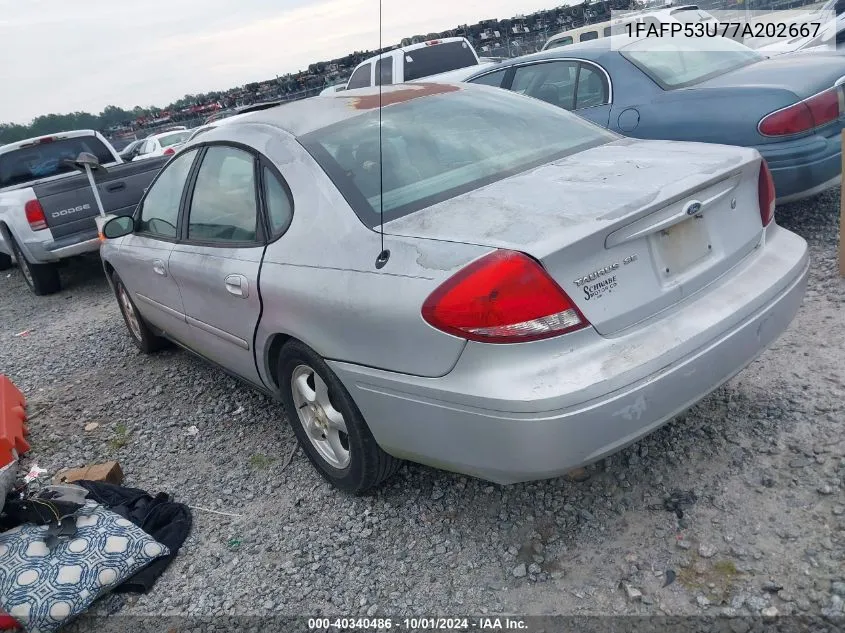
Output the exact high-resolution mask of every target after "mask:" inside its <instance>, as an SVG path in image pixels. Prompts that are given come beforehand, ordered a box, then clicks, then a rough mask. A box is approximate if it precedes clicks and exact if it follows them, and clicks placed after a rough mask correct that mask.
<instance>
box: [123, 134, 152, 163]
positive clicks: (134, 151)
mask: <svg viewBox="0 0 845 633" xmlns="http://www.w3.org/2000/svg"><path fill="white" fill-rule="evenodd" d="M144 141H146V139H143V138H139V139H138V140H135V141H132V142H131V143H129V145H127V146H126V147H124V148H123V150H121V151H120V153H119V154H118V156H120V159H121V160H122V161H123V162H125V163H128V162H130V161H131V160H132V159H133V158H135V157H136V156H137V155H138V150H139V149H141V145H143V144H144Z"/></svg>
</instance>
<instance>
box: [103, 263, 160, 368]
mask: <svg viewBox="0 0 845 633" xmlns="http://www.w3.org/2000/svg"><path fill="white" fill-rule="evenodd" d="M112 282H113V283H114V294H115V296H116V297H117V305H118V306H119V307H120V313H121V314H122V315H123V321H124V323H126V329H127V330H129V336H130V338H131V339H132V342H133V343H135V346H136V347H137V348H138V349H139V350H141V351H142V352H144V353H145V354H152V353H153V352H157V351H158V350H160V349H162V348H163V347H165V346H166V345H167V341H166V340H165V339H163V338H161V337H160V336H156V335H155V334H153V332H152V330H150V328H149V326H148V325H147V323H146V321H144V319H143V317H142V316H141V314H140V313H139V312H138V309H137V308H136V307H135V303H134V302H133V301H132V297H130V296H129V291H128V290H127V289H126V286H124V285H123V282H122V281H121V280H120V277H118V276H117V273H114V274H113V275H112Z"/></svg>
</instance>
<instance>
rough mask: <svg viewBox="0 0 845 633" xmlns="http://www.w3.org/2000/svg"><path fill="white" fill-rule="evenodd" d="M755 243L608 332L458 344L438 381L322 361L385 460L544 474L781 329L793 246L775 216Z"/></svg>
mask: <svg viewBox="0 0 845 633" xmlns="http://www.w3.org/2000/svg"><path fill="white" fill-rule="evenodd" d="M766 240H767V242H768V244H767V246H765V247H762V248H759V249H758V250H757V251H755V252H754V253H753V254H752V255H750V256H749V257H748V258H746V259H745V260H744V261H743V262H742V263H741V264H739V265H738V266H737V267H735V268H734V269H733V270H731V271H730V272H729V273H727V274H726V275H725V276H723V277H722V278H721V279H720V280H718V281H717V282H715V283H714V284H711V285H710V286H708V288H706V289H705V290H704V291H702V292H700V293H698V294H697V295H694V296H692V297H690V298H689V299H687V300H686V301H685V302H683V303H682V304H680V305H678V306H675V307H674V308H671V309H670V310H669V311H667V312H664V313H663V314H661V315H658V317H655V318H654V323H650V324H640V325H638V326H635V327H632V328H629V330H626V331H623V332H621V333H620V334H618V335H616V336H614V337H613V338H607V337H600V336H598V335H597V334H596V333H595V332H594V331H581V332H576V333H573V334H569V335H566V336H563V337H559V338H558V339H551V342H554V343H553V344H554V345H556V346H557V347H556V348H554V347H552V348H550V347H549V345H548V344H549V343H550V341H544V342H543V341H541V342H538V343H526V344H520V345H501V346H491V345H483V344H473V343H470V344H468V345H467V348H466V350H465V351H464V353H463V354H462V356H461V358H460V359H459V361H458V363H457V365H456V366H455V368H454V369H453V370H452V371H451V372H450V373H449V374H447V375H446V376H443V377H442V378H418V377H413V376H402V375H398V374H394V373H391V372H384V371H380V370H376V369H370V368H364V367H359V366H356V365H351V364H348V363H341V362H331V363H330V365H331V366H332V368H333V369H334V371H335V372H336V373H337V375H338V376H339V377H340V379H341V380H342V382H343V383H344V385H345V386H346V388H347V389H348V390H349V392H350V393H351V395H352V397H353V399H354V400H355V402H356V403H357V405H358V407H359V409H360V410H361V412H362V413H363V415H364V417H365V419H366V420H367V422H368V424H369V426H370V428H371V430H372V432H373V435H374V436H375V438H376V440H377V441H378V442H379V444H380V445H381V446H382V448H384V449H385V450H386V451H388V452H389V453H391V454H393V455H395V456H397V457H402V458H406V459H410V460H413V461H417V462H421V463H424V464H428V465H431V466H435V467H438V468H443V469H447V470H453V471H456V472H461V473H466V474H469V475H474V476H478V477H481V478H483V479H488V480H491V481H495V482H498V483H514V482H518V481H527V480H533V479H543V478H549V477H554V476H558V475H561V474H563V473H565V472H566V471H568V470H570V469H572V468H575V467H577V466H580V465H583V464H587V463H590V462H592V461H595V460H597V459H600V458H601V457H603V456H605V455H607V454H610V453H613V452H615V451H617V450H619V449H621V448H622V447H624V446H625V445H627V444H629V443H631V442H633V441H635V440H637V439H638V438H640V437H642V436H643V435H646V434H647V433H649V432H651V431H652V430H654V429H656V428H657V427H659V426H660V425H662V424H664V423H665V422H667V421H669V420H670V419H672V418H673V417H674V416H675V415H677V414H678V413H680V412H681V411H683V410H685V409H686V408H688V407H690V406H691V405H692V404H694V403H695V402H697V401H698V400H700V399H701V398H703V397H704V396H706V395H707V394H709V393H710V392H711V391H713V390H714V389H715V388H717V387H718V386H719V385H721V384H722V383H724V382H725V381H727V380H728V379H730V378H731V377H732V376H734V375H735V374H736V373H738V372H739V371H741V370H742V369H743V368H744V367H746V366H747V365H748V364H749V363H750V362H751V361H753V360H754V359H755V358H756V357H757V356H758V355H759V354H760V353H761V352H762V351H763V350H765V348H766V347H767V346H768V345H769V344H770V343H772V342H773V341H774V340H775V339H776V338H777V337H778V336H779V335H780V334H781V333H782V332H783V331H784V330H785V329H786V327H787V326H788V325H789V323H790V321H791V320H792V319H793V317H794V316H795V313H796V311H797V310H798V307H799V306H800V304H801V301H802V298H803V296H804V291H805V287H806V278H807V270H808V259H807V245H806V243H805V242H804V240H803V239H801V238H800V237H798V236H797V235H794V234H792V233H790V232H789V231H786V230H785V229H782V228H780V227H777V226H775V225H773V226H771V227H769V229H768V231H767V237H766ZM544 343H545V345H543V344H544ZM493 348H495V349H493ZM536 350H542V353H541V354H536Z"/></svg>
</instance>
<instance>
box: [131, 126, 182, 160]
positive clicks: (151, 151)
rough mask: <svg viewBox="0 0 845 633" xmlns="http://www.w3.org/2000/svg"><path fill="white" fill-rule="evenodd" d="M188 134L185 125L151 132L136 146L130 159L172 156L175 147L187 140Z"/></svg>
mask: <svg viewBox="0 0 845 633" xmlns="http://www.w3.org/2000/svg"><path fill="white" fill-rule="evenodd" d="M190 135H191V131H190V130H189V129H187V128H185V127H183V128H181V129H176V130H168V131H166V132H159V133H158V134H152V135H150V136H148V137H147V138H145V139H144V142H143V143H142V144H141V145H139V146H138V148H137V149H136V151H135V156H134V157H133V158H132V160H146V159H148V158H157V157H160V156H172V155H173V154H175V153H176V149H177V148H178V147H180V146H181V145H183V144H184V143H185V141H187V140H188V137H189V136H190Z"/></svg>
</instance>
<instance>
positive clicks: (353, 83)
mask: <svg viewBox="0 0 845 633" xmlns="http://www.w3.org/2000/svg"><path fill="white" fill-rule="evenodd" d="M370 70H372V65H371V64H364V65H363V66H361V67H360V68H359V69H358V70H356V71H355V72H354V73H352V76H351V77H350V78H349V83H348V84H347V85H346V89H347V90H352V89H354V88H368V87H369V86H370Z"/></svg>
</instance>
